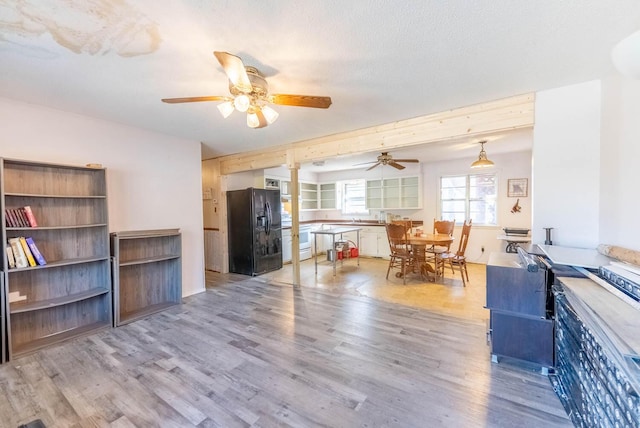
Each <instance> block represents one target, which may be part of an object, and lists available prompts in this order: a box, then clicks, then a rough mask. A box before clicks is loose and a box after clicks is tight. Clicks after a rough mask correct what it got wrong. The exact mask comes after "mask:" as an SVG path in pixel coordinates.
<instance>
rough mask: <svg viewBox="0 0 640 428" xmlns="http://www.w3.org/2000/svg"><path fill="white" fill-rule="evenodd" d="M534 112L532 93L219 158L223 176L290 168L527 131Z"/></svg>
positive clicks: (532, 120)
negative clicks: (374, 153)
mask: <svg viewBox="0 0 640 428" xmlns="http://www.w3.org/2000/svg"><path fill="white" fill-rule="evenodd" d="M534 108H535V95H534V94H533V93H530V94H524V95H518V96H514V97H510V98H504V99H501V100H497V101H491V102H487V103H482V104H476V105H472V106H468V107H462V108H458V109H453V110H448V111H445V112H441V113H435V114H430V115H427V116H420V117H416V118H412V119H406V120H401V121H397V122H392V123H388V124H384V125H379V126H373V127H370V128H364V129H359V130H355V131H349V132H343V133H340V134H334V135H327V136H324V137H320V138H314V139H311V140H306V141H301V142H297V143H291V144H286V145H281V146H276V147H271V148H266V149H261V150H256V151H251V152H244V153H239V154H234V155H228V156H222V157H220V158H217V159H219V160H220V172H221V174H223V175H227V174H232V173H234V172H241V171H249V170H254V169H264V168H272V167H277V166H281V165H288V166H289V168H291V166H292V165H294V164H299V163H304V162H313V161H314V160H322V159H327V158H331V157H335V156H342V155H349V154H357V153H364V152H373V151H381V150H382V151H386V150H391V149H394V148H400V147H408V146H414V145H418V144H427V143H433V142H436V141H445V140H450V139H457V138H464V137H480V136H482V135H488V134H492V133H496V132H504V131H507V130H513V129H521V128H528V127H532V126H533V124H534Z"/></svg>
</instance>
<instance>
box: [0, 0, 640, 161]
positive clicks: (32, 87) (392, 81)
mask: <svg viewBox="0 0 640 428" xmlns="http://www.w3.org/2000/svg"><path fill="white" fill-rule="evenodd" d="M638 28H640V1H638V0H614V1H603V0H566V1H557V0H538V1H530V0H527V1H525V0H477V1H469V0H448V1H441V0H430V1H428V0H420V1H389V0H349V1H344V0H341V1H326V0H325V1H317V0H295V1H285V0H280V1H276V0H271V1H269V0H263V1H252V0H233V1H230V0H227V1H211V0H208V1H205V0H200V1H197V0H188V1H187V0H185V1H182V2H179V1H162V2H159V1H157V0H138V1H134V0H129V1H127V0H21V1H20V0H14V1H11V0H0V64H1V66H0V73H1V79H2V80H1V82H2V83H1V86H0V96H3V97H7V98H12V99H16V100H22V101H26V102H30V103H34V104H40V105H44V106H48V107H52V108H56V109H60V110H66V111H71V112H76V113H80V114H84V115H89V116H94V117H98V118H103V119H107V120H112V121H116V122H120V123H124V124H128V125H132V126H136V127H141V128H145V129H150V130H155V131H159V132H162V133H166V134H171V135H175V136H179V137H183V138H185V139H188V140H195V141H201V142H202V143H203V157H205V158H209V157H212V156H216V155H221V154H231V153H236V152H240V151H244V150H250V149H256V148H261V147H267V146H271V145H277V144H283V143H290V142H296V141H301V140H305V139H309V138H313V137H318V136H324V135H329V134H334V133H338V132H343V131H348V130H354V129H359V128H365V127H369V126H374V125H379V124H384V123H389V122H393V121H396V120H402V119H408V118H411V117H416V116H422V115H426V114H430V113H435V112H439V111H443V110H447V109H451V108H456V107H462V106H466V105H470V104H475V103H480V102H485V101H491V100H495V99H499V98H504V97H507V96H511V95H516V94H521V93H526V92H531V91H537V90H542V89H550V88H555V87H559V86H563V85H567V84H571V83H578V82H582V81H586V80H590V79H596V78H600V77H604V76H606V75H607V74H609V73H613V72H614V71H613V68H612V65H611V61H610V51H611V48H612V47H613V46H614V45H615V43H616V42H618V41H619V40H620V39H622V38H623V37H625V36H627V35H628V34H630V33H632V32H633V31H635V30H637V29H638ZM214 50H222V51H228V52H231V53H234V54H236V55H238V56H240V57H241V58H242V59H243V60H244V62H245V64H246V65H253V66H255V67H257V68H258V69H260V70H261V71H262V72H263V73H264V74H265V75H266V76H267V79H268V81H269V84H270V86H271V92H274V93H291V94H307V95H327V96H331V98H332V99H333V105H332V106H331V107H330V108H329V109H328V110H320V109H312V108H300V107H285V106H275V107H274V108H275V109H276V110H277V111H278V112H279V113H280V118H279V119H278V121H277V122H275V123H274V124H273V125H270V126H268V127H266V128H262V129H249V128H247V126H246V125H245V117H244V115H242V114H240V113H238V112H235V113H234V114H232V115H231V117H229V118H228V119H223V118H222V116H221V115H220V114H219V112H218V110H217V108H216V103H211V102H209V103H193V104H177V105H169V104H165V103H161V102H160V99H161V98H169V97H183V96H200V95H227V94H228V82H227V79H226V76H225V74H224V73H223V71H222V68H221V67H220V65H219V64H218V62H217V61H216V59H215V57H214V56H213V51H214ZM487 149H488V147H487Z"/></svg>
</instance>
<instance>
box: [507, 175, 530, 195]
mask: <svg viewBox="0 0 640 428" xmlns="http://www.w3.org/2000/svg"><path fill="white" fill-rule="evenodd" d="M527 191H528V189H527V179H526V178H510V179H509V180H507V196H508V197H510V198H526V197H527Z"/></svg>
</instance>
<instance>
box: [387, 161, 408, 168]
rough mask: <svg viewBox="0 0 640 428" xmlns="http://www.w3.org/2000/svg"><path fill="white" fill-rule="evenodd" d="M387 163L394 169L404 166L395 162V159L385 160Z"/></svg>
mask: <svg viewBox="0 0 640 428" xmlns="http://www.w3.org/2000/svg"><path fill="white" fill-rule="evenodd" d="M387 165H389V166H392V167H394V168H395V169H404V166H402V165H400V164H399V163H396V161H394V160H391V161H389V162H387Z"/></svg>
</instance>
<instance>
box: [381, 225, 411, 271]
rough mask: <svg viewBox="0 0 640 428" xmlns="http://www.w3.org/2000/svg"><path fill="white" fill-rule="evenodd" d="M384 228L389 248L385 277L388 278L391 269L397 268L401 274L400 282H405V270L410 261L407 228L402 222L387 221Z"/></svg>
mask: <svg viewBox="0 0 640 428" xmlns="http://www.w3.org/2000/svg"><path fill="white" fill-rule="evenodd" d="M386 229H387V238H388V239H389V249H390V250H391V253H390V255H389V256H390V259H389V267H388V268H387V279H389V272H390V271H391V269H393V268H399V269H400V272H399V273H400V275H402V283H403V284H406V278H407V275H406V273H407V272H406V270H407V267H408V266H409V265H410V263H411V246H410V245H409V240H408V234H407V228H406V226H405V225H404V224H397V223H387V224H386ZM396 276H398V275H396Z"/></svg>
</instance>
